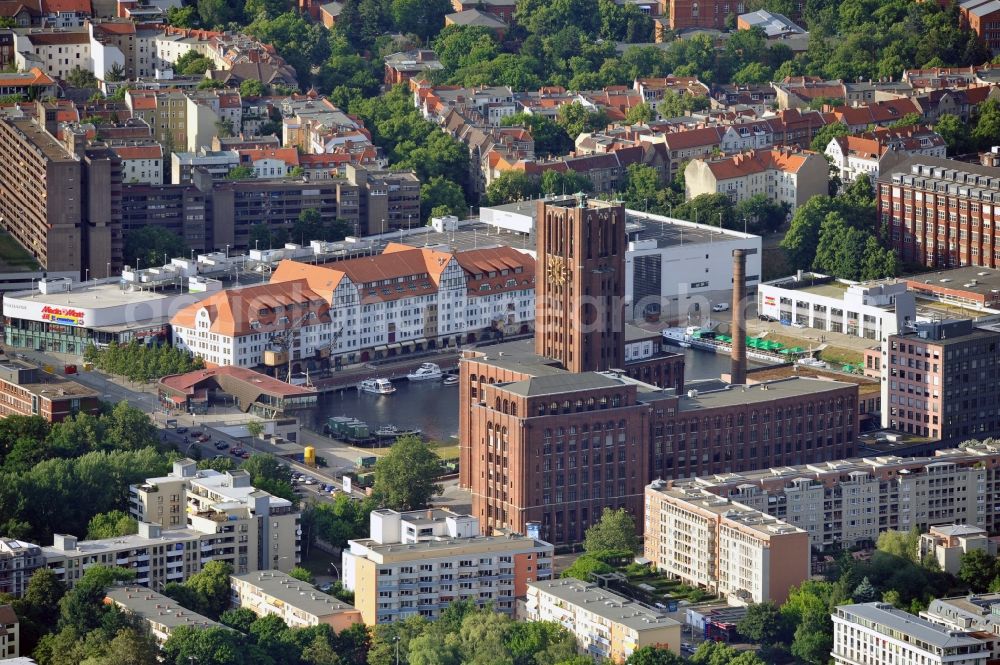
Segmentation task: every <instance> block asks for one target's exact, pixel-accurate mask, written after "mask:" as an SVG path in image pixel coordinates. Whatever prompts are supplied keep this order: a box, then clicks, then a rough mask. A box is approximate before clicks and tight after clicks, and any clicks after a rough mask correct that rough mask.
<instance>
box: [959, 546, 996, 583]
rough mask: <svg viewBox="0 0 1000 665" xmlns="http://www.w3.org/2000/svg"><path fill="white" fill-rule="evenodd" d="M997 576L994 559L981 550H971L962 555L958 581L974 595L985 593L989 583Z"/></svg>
mask: <svg viewBox="0 0 1000 665" xmlns="http://www.w3.org/2000/svg"><path fill="white" fill-rule="evenodd" d="M998 574H1000V566H998V565H997V560H996V558H995V557H992V556H990V555H989V554H987V553H986V552H984V551H983V550H972V551H970V552H966V553H965V554H963V555H962V564H961V567H960V568H959V569H958V579H960V580H961V581H962V582H964V583H965V584H966V585H968V587H969V588H970V589H971V590H972V591H973V592H974V593H982V592H984V591H986V590H987V589H988V588H989V584H990V582H991V581H992V580H993V578H995V577H996V576H997V575H998Z"/></svg>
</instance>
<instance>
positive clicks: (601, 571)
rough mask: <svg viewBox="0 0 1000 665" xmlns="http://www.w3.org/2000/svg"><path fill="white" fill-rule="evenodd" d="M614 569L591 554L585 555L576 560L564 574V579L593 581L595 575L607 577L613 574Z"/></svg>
mask: <svg viewBox="0 0 1000 665" xmlns="http://www.w3.org/2000/svg"><path fill="white" fill-rule="evenodd" d="M614 570H615V569H614V567H613V566H611V565H610V564H608V563H605V562H604V561H601V560H600V559H598V558H597V557H595V556H592V555H590V554H583V555H581V556H579V557H577V558H576V561H574V562H573V563H572V564H571V565H570V566H569V567H568V568H566V570H564V571H563V572H562V577H573V578H575V579H578V580H583V581H584V582H591V581H593V576H594V575H605V574H607V573H613V572H614Z"/></svg>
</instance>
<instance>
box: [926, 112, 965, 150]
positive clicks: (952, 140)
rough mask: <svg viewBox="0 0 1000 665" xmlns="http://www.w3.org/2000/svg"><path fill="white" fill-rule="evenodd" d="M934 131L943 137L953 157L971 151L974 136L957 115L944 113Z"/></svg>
mask: <svg viewBox="0 0 1000 665" xmlns="http://www.w3.org/2000/svg"><path fill="white" fill-rule="evenodd" d="M934 131H936V132H937V133H938V134H940V135H941V138H943V139H944V142H945V143H946V144H947V145H948V153H949V154H951V155H963V154H965V153H966V152H968V151H969V147H970V141H971V140H972V136H971V134H970V132H969V125H968V124H966V123H964V122H962V119H961V118H959V117H958V116H957V115H952V114H950V113H943V114H941V116H940V117H939V118H938V121H937V124H936V125H934Z"/></svg>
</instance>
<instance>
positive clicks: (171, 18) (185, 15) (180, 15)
mask: <svg viewBox="0 0 1000 665" xmlns="http://www.w3.org/2000/svg"><path fill="white" fill-rule="evenodd" d="M198 19H199V17H198V13H197V9H195V8H194V7H191V6H185V7H170V8H168V9H167V23H169V24H170V25H172V26H174V27H176V28H193V27H195V23H196V22H197V21H198Z"/></svg>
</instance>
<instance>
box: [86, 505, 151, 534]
mask: <svg viewBox="0 0 1000 665" xmlns="http://www.w3.org/2000/svg"><path fill="white" fill-rule="evenodd" d="M138 532H139V523H138V522H137V521H136V519H135V518H134V517H132V516H131V515H129V514H128V513H126V512H125V511H122V510H112V511H110V512H107V513H99V514H97V515H94V516H93V517H92V518H90V523H89V524H88V525H87V539H88V540H101V539H104V538H118V537H119V536H128V535H131V534H133V533H138Z"/></svg>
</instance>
